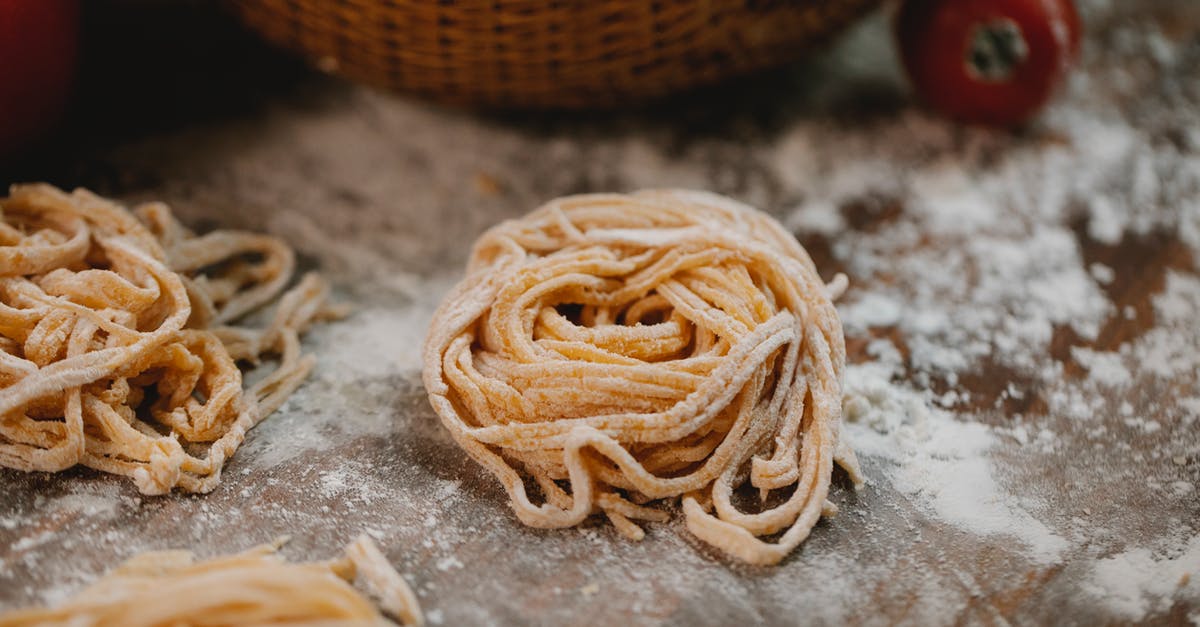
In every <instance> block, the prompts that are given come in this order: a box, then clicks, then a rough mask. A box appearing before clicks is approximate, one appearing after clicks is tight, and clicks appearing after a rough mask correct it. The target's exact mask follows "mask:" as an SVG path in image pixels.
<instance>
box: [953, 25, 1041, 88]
mask: <svg viewBox="0 0 1200 627" xmlns="http://www.w3.org/2000/svg"><path fill="white" fill-rule="evenodd" d="M1028 56H1029V45H1028V44H1027V43H1026V42H1025V35H1024V33H1022V32H1021V27H1020V26H1019V25H1017V23H1016V22H1014V21H1012V20H1010V19H1008V18H999V19H995V20H992V21H990V22H985V23H983V24H978V25H976V26H975V28H974V29H972V31H971V35H970V37H969V38H968V40H967V50H966V59H965V62H966V64H967V74H969V75H970V76H971V78H973V79H975V80H978V81H983V82H988V83H1002V82H1005V81H1007V80H1009V79H1010V78H1012V75H1013V73H1015V72H1016V69H1017V67H1018V66H1020V65H1021V63H1023V62H1024V61H1025V59H1026V58H1027V57H1028Z"/></svg>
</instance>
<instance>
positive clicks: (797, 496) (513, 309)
mask: <svg viewBox="0 0 1200 627" xmlns="http://www.w3.org/2000/svg"><path fill="white" fill-rule="evenodd" d="M844 287H845V277H843V276H839V277H837V279H835V281H834V282H833V283H831V284H830V285H826V284H825V283H824V282H822V281H821V279H820V278H819V277H818V275H817V272H816V269H815V267H814V265H813V263H812V261H811V259H810V258H809V256H808V254H807V253H806V252H805V251H804V249H803V248H802V247H801V246H800V245H799V244H798V243H797V242H796V240H795V239H794V238H793V237H792V236H791V235H790V234H789V233H788V232H787V231H786V230H784V229H783V228H782V227H781V226H780V225H779V223H778V222H776V221H775V220H774V219H772V218H771V217H769V216H768V215H766V214H764V213H761V212H759V211H756V210H754V209H752V208H750V207H748V206H745V205H742V204H740V203H737V202H734V201H732V200H730V199H727V198H723V197H720V196H717V195H713V194H708V193H702V192H691V191H681V190H671V191H644V192H639V193H636V194H632V195H616V194H605V195H583V196H571V197H566V198H561V199H558V200H554V201H552V202H550V203H548V204H546V205H545V206H543V207H541V208H540V209H538V210H536V211H534V212H533V213H531V214H529V215H527V216H525V217H524V218H521V219H518V220H511V221H507V222H504V223H502V224H499V225H497V226H496V227H494V228H492V229H491V230H489V231H488V232H486V233H485V234H484V235H483V236H482V237H481V238H480V239H479V240H478V242H476V244H475V247H474V250H473V252H472V255H471V259H470V262H469V265H468V268H467V275H466V278H465V279H464V280H463V281H462V282H461V283H460V284H459V285H458V286H457V287H456V288H455V289H453V290H452V291H451V293H450V294H449V295H448V296H447V297H446V299H445V300H444V301H443V303H442V305H441V307H440V308H439V309H438V311H437V312H436V314H435V315H434V319H433V323H432V325H431V328H430V331H429V336H428V339H427V341H426V344H425V349H424V364H425V366H424V381H425V386H426V389H427V391H428V393H429V398H430V401H431V403H432V405H433V407H434V409H435V411H436V412H437V414H438V416H439V417H440V418H441V421H442V423H443V424H444V425H445V427H446V428H447V429H448V430H449V432H450V434H451V435H452V436H453V438H454V439H455V441H456V442H457V443H458V444H459V445H460V446H461V447H462V448H463V449H464V450H465V451H466V452H467V453H468V454H469V455H470V456H471V457H472V458H474V459H475V460H476V461H477V462H479V463H480V464H481V465H483V466H484V467H485V468H486V469H487V470H488V471H490V472H491V473H492V474H493V475H495V476H496V478H497V479H499V480H500V482H501V483H502V484H503V486H504V489H505V490H506V491H507V493H508V496H509V498H510V500H511V504H512V507H513V509H514V511H515V512H516V514H517V516H518V517H519V518H520V519H521V521H523V522H524V523H526V524H528V525H531V526H535V527H543V528H555V527H568V526H573V525H577V524H579V523H580V522H582V521H583V520H584V519H585V518H586V517H587V516H589V515H591V514H593V513H603V514H604V515H606V516H607V517H608V519H609V520H610V521H612V523H613V524H614V525H615V526H616V528H617V529H618V530H620V531H621V532H622V533H624V534H626V535H628V536H630V537H632V538H635V539H638V538H641V537H642V536H643V530H642V529H641V528H640V526H639V525H638V524H636V523H635V522H634V521H635V520H647V521H661V520H665V519H666V517H667V515H666V513H665V512H664V511H663V510H662V509H660V508H656V507H654V505H655V503H656V502H659V501H662V500H666V499H682V506H683V512H684V515H685V517H686V523H687V527H688V529H689V530H690V531H691V532H692V533H693V534H695V535H696V536H697V537H699V538H700V539H701V540H703V541H705V542H707V543H709V544H711V545H713V546H715V547H718V548H719V549H721V550H723V551H725V552H726V553H728V554H730V555H732V556H734V557H736V558H738V559H740V560H743V561H746V562H750V563H755V564H773V563H776V562H778V561H780V560H781V559H783V558H784V557H785V556H786V555H787V554H788V553H789V552H791V551H792V550H793V549H794V548H795V547H796V546H798V545H799V544H800V543H801V542H803V541H804V539H805V538H806V537H807V536H808V534H809V532H810V530H811V529H812V527H813V526H814V525H815V524H816V523H817V521H818V520H819V519H820V517H821V516H822V514H826V515H829V514H832V513H833V512H834V511H835V508H834V507H833V505H832V504H831V503H829V502H828V501H827V495H828V492H829V485H830V480H831V476H832V470H833V464H834V462H835V461H836V462H838V463H839V464H840V465H841V466H842V467H843V468H845V469H846V470H847V472H848V474H849V476H850V478H851V479H852V481H853V482H854V483H855V484H856V485H858V484H860V483H861V482H862V478H861V474H860V472H859V469H858V464H857V461H856V460H855V458H854V454H853V452H852V451H851V450H850V448H849V447H847V446H845V445H844V443H843V442H841V441H840V440H839V431H840V426H841V379H842V371H843V368H844V364H845V343H844V339H843V337H842V328H841V323H840V321H839V319H838V316H837V312H836V310H835V309H834V307H833V304H832V302H831V299H832V298H835V297H836V296H837V295H838V293H840V291H841V290H843V289H844ZM746 491H750V492H751V493H752V496H753V495H757V497H758V499H759V503H758V505H757V506H752V507H750V508H749V509H750V510H751V511H747V507H746V506H745V504H744V503H743V502H742V501H743V500H745V499H740V498H739V496H738V495H739V494H742V493H743V492H746ZM535 493H536V494H535Z"/></svg>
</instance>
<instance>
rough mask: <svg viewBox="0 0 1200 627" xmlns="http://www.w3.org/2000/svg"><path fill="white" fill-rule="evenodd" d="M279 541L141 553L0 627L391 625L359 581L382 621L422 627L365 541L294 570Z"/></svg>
mask: <svg viewBox="0 0 1200 627" xmlns="http://www.w3.org/2000/svg"><path fill="white" fill-rule="evenodd" d="M279 544H281V542H280V543H276V544H274V545H267V546H260V547H258V548H255V549H251V550H249V551H246V552H245V553H240V554H238V555H231V556H226V557H218V558H214V559H211V560H206V561H200V562H197V561H195V559H194V556H193V555H192V554H191V553H190V552H188V551H159V552H153V553H143V554H141V555H138V556H136V557H134V558H132V559H130V560H129V561H127V562H125V563H124V564H122V565H121V566H119V567H117V568H116V569H115V570H113V571H112V572H110V573H108V574H107V575H106V576H104V577H103V578H101V579H100V580H98V581H97V582H96V583H94V584H92V585H91V586H90V587H88V588H87V589H85V590H83V591H82V592H80V593H79V594H77V595H75V596H74V597H72V598H71V599H69V600H68V601H67V602H66V603H64V604H62V605H59V606H58V607H55V608H49V609H28V610H18V611H15V612H9V613H7V614H3V615H0V627H34V626H35V625H36V626H38V627H82V626H87V627H179V626H185V625H186V626H188V627H223V626H229V627H234V626H237V627H242V626H253V625H306V626H316V625H321V626H326V627H332V626H335V625H336V626H338V627H352V626H353V627H358V626H362V627H366V626H383V625H391V624H392V623H391V622H389V621H387V620H386V619H385V618H384V617H383V616H382V615H381V614H380V613H379V611H378V610H377V609H376V608H375V605H374V604H373V603H372V602H371V601H370V600H368V599H367V598H366V597H364V596H363V595H362V594H361V593H360V592H358V591H357V590H355V588H354V587H353V586H352V585H351V584H352V583H353V582H354V580H355V578H356V577H358V578H361V579H362V580H364V582H365V583H366V584H367V587H368V588H369V589H370V591H371V593H372V594H373V595H374V596H375V598H376V600H377V602H378V604H379V606H380V607H381V608H382V609H383V610H384V611H385V612H387V614H388V615H390V616H392V617H394V618H396V619H397V620H399V621H401V622H402V624H405V625H420V624H422V623H423V619H422V615H421V608H420V606H419V605H418V603H417V599H416V596H415V595H413V592H412V590H411V589H410V588H409V587H408V585H407V584H406V583H405V582H404V580H403V579H402V578H401V577H400V575H399V573H397V572H396V571H395V569H393V568H392V566H391V565H390V564H389V563H388V562H387V560H386V559H385V558H384V557H383V554H382V553H380V551H379V549H378V548H376V546H375V544H374V543H373V542H372V541H371V539H370V538H369V537H367V536H365V535H362V536H359V537H358V539H356V540H355V541H354V542H352V543H351V544H350V545H349V546H347V547H346V551H345V556H344V557H343V558H341V559H338V560H334V561H329V562H314V563H306V564H292V563H288V562H285V561H283V560H282V559H279V558H278V557H277V556H276V555H274V552H275V550H276V549H277V548H278V547H279Z"/></svg>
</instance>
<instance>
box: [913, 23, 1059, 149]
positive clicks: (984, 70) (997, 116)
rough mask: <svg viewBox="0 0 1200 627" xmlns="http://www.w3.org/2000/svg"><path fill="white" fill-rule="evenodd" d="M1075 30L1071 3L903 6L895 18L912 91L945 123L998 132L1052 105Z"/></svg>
mask: <svg viewBox="0 0 1200 627" xmlns="http://www.w3.org/2000/svg"><path fill="white" fill-rule="evenodd" d="M1080 30H1081V26H1080V23H1079V14H1078V13H1077V12H1076V11H1075V5H1074V4H1073V2H1072V1H1071V0H908V1H907V2H905V3H904V5H903V6H902V7H901V8H900V13H899V15H898V16H897V18H896V35H897V37H898V38H899V42H900V52H901V56H902V57H903V60H904V67H905V69H906V70H908V75H909V77H910V78H911V79H912V82H913V86H914V87H915V88H916V90H917V93H918V94H919V95H920V96H921V97H922V98H923V99H925V101H926V102H928V103H929V104H930V105H932V106H933V107H934V108H935V109H938V110H940V111H942V112H943V113H945V114H946V115H949V116H950V117H953V118H956V119H959V120H962V121H965V122H975V123H980V124H990V125H997V126H1010V125H1016V124H1020V123H1021V122H1024V121H1026V120H1028V119H1029V118H1030V117H1032V116H1033V114H1035V113H1037V111H1038V110H1039V109H1041V108H1042V106H1043V105H1044V104H1045V103H1046V101H1047V100H1049V99H1050V96H1051V95H1052V94H1053V92H1054V89H1055V87H1057V85H1058V84H1059V82H1061V80H1062V78H1063V76H1064V75H1065V74H1066V73H1067V71H1068V70H1069V69H1070V66H1071V64H1072V63H1073V62H1074V60H1075V57H1076V56H1077V54H1078V51H1079V36H1080Z"/></svg>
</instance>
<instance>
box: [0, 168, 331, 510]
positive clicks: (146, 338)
mask: <svg viewBox="0 0 1200 627" xmlns="http://www.w3.org/2000/svg"><path fill="white" fill-rule="evenodd" d="M294 265H295V262H294V256H293V253H292V251H291V249H290V248H288V247H287V245H286V244H284V243H283V242H282V241H280V240H278V239H276V238H274V237H270V236H266V235H258V234H253V233H243V232H236V231H215V232H212V233H209V234H206V235H201V236H196V235H194V234H192V233H191V232H189V231H188V230H186V229H185V228H183V227H182V226H181V225H180V224H179V223H178V222H176V221H175V219H174V218H173V217H172V215H171V212H170V210H169V209H168V208H167V206H166V205H163V204H161V203H152V204H147V205H143V206H141V207H139V208H138V209H137V211H136V215H135V213H133V212H130V211H129V210H127V209H125V208H124V207H122V206H119V205H117V204H115V203H113V202H110V201H108V200H105V199H103V198H100V197H98V196H96V195H94V194H91V193H89V192H87V191H84V190H76V191H75V192H73V193H70V194H67V193H64V192H62V191H60V190H58V189H55V188H53V187H50V186H48V185H23V186H17V187H14V188H13V189H12V191H11V195H10V196H9V197H7V198H0V465H3V466H8V467H10V468H17V469H20V470H41V471H50V472H54V471H59V470H63V469H66V468H69V467H71V466H74V465H76V464H83V465H85V466H89V467H91V468H96V469H99V470H102V471H105V472H110V473H115V474H120V475H126V476H129V477H131V478H132V479H133V480H134V482H135V483H136V484H137V487H138V489H139V490H141V491H142V492H143V493H146V494H162V493H165V492H168V491H170V490H171V489H172V488H175V487H178V488H181V489H183V490H187V491H191V492H207V491H209V490H211V489H212V488H213V487H214V486H215V485H216V484H217V482H218V481H219V480H220V477H221V468H222V466H223V465H224V463H225V460H226V459H227V458H228V457H229V456H230V455H232V454H233V452H234V451H235V450H236V449H237V447H238V446H239V445H240V444H241V442H242V440H243V439H244V437H245V434H246V431H247V430H248V429H249V428H250V427H252V426H254V425H255V424H256V423H257V422H258V421H259V420H261V419H262V418H263V417H265V416H267V415H269V414H270V413H271V412H273V411H274V410H275V409H276V408H278V407H279V405H280V404H281V403H282V402H283V401H284V399H286V398H287V396H288V395H289V394H291V392H292V391H293V390H295V388H296V387H297V386H298V385H299V384H300V382H301V381H303V380H304V378H305V377H306V376H307V374H308V372H309V371H310V370H311V369H312V367H313V364H314V359H313V357H312V356H311V355H307V356H305V355H301V351H300V341H299V334H300V333H301V332H302V331H303V330H304V329H306V328H307V327H308V326H309V325H310V324H311V323H312V322H314V321H316V320H320V319H323V318H328V317H331V316H336V315H340V313H341V312H340V311H339V310H337V309H336V308H332V307H330V306H329V305H328V304H327V296H328V291H329V290H328V287H327V286H326V285H325V283H324V282H323V281H321V280H320V279H319V278H317V277H316V276H315V275H308V276H305V277H304V278H303V279H302V280H301V281H300V282H299V283H298V284H297V285H296V286H295V287H293V288H292V289H291V290H289V291H287V292H286V293H284V294H283V295H282V297H280V298H279V300H278V304H277V305H276V307H275V309H274V312H273V313H272V315H271V317H270V318H269V321H268V322H267V323H266V324H265V326H261V327H257V328H251V327H243V326H232V325H231V323H232V322H233V321H235V320H237V319H239V318H241V317H242V316H244V315H245V314H247V313H249V312H251V311H254V310H257V309H259V308H261V307H263V306H265V305H267V304H269V303H270V302H271V301H273V300H275V299H276V297H278V296H279V295H280V293H281V292H283V290H284V288H285V287H286V285H287V283H288V281H289V280H290V278H291V274H292V270H293V267H294ZM265 355H276V356H278V366H277V367H276V368H275V369H274V370H273V371H272V372H271V373H270V374H268V375H267V376H265V377H264V378H262V379H261V380H260V381H259V382H257V383H256V384H255V385H254V386H252V387H251V388H249V389H248V390H245V391H244V390H243V382H242V373H241V370H239V368H238V362H239V361H241V362H249V363H255V362H258V361H259V359H260V358H262V357H263V356H265Z"/></svg>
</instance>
